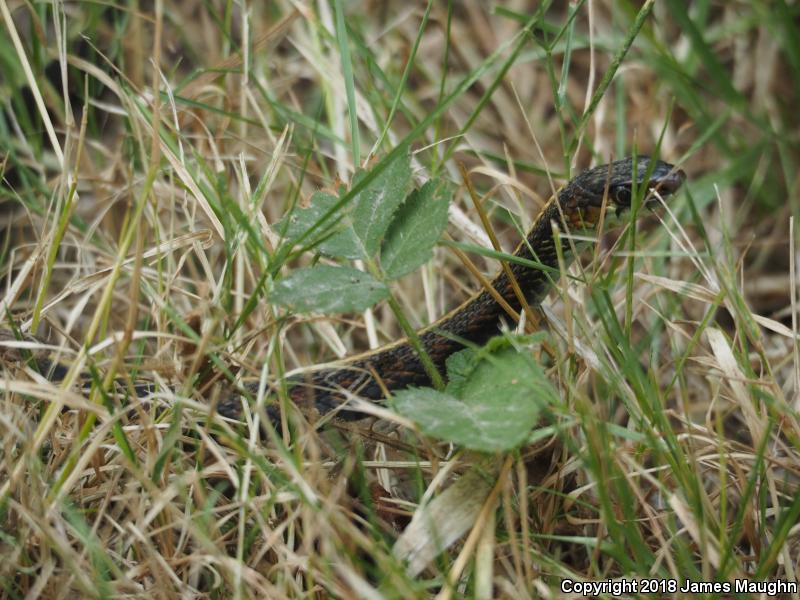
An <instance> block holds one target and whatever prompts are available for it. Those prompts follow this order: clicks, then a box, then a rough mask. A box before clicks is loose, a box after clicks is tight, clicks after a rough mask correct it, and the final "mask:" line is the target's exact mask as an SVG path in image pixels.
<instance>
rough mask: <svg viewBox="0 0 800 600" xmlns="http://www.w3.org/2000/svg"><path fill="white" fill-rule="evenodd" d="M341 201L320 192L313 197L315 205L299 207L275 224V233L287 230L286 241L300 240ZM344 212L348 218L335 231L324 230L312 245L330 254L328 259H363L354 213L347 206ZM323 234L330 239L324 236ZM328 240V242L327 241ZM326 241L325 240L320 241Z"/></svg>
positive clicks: (312, 241) (345, 217)
mask: <svg viewBox="0 0 800 600" xmlns="http://www.w3.org/2000/svg"><path fill="white" fill-rule="evenodd" d="M338 201H339V199H338V198H337V197H336V196H334V195H332V194H328V193H325V192H316V193H315V194H314V195H313V196H311V202H310V204H309V206H308V208H299V209H297V210H295V211H294V212H293V213H292V214H291V216H289V217H288V220H287V218H284V219H281V220H280V221H278V222H277V223H276V224H275V230H276V231H278V232H283V231H284V228H285V233H284V235H286V239H287V240H288V241H289V242H290V243H295V241H296V240H297V239H298V238H300V237H301V236H302V235H303V234H304V233H306V231H308V230H310V229H312V228H313V227H314V226H315V225H316V224H317V222H318V221H319V220H320V219H321V218H322V215H324V214H325V213H326V212H327V211H328V210H330V208H331V207H332V206H333V205H334V204H336V203H337V202H338ZM342 210H344V211H346V212H345V216H344V218H342V219H341V220H340V221H339V223H338V224H337V225H336V226H335V227H334V228H333V230H332V231H333V233H332V234H331V231H330V230H329V231H324V230H321V231H320V235H319V236H318V239H317V240H315V239H314V238H312V239H311V243H312V244H313V243H315V242H316V243H317V244H319V251H320V252H322V253H324V254H327V255H328V256H339V257H351V256H359V252H360V248H361V243H360V242H359V241H358V239H356V237H355V232H354V231H353V226H352V223H351V221H350V214H349V211H347V207H345V208H343V209H342ZM323 234H325V235H327V236H328V237H324V236H323ZM323 238H324V239H323ZM319 239H322V241H321V242H320V241H318V240H319Z"/></svg>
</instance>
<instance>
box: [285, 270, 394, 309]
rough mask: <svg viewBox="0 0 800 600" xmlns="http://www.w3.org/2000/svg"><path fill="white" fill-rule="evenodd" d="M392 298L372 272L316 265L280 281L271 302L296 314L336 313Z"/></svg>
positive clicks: (387, 289)
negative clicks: (388, 297)
mask: <svg viewBox="0 0 800 600" xmlns="http://www.w3.org/2000/svg"><path fill="white" fill-rule="evenodd" d="M388 295H389V288H387V287H386V285H384V284H383V283H381V282H380V281H378V280H377V279H375V278H374V277H372V275H370V274H369V273H365V272H364V271H359V270H358V269H353V268H350V267H335V266H331V265H316V266H314V267H307V268H304V269H298V270H297V271H295V272H294V273H292V274H291V275H290V276H289V277H286V278H284V279H281V280H280V281H278V282H277V283H276V284H275V289H274V290H273V292H272V296H271V297H270V300H271V302H272V303H273V304H278V305H280V306H285V307H286V308H288V309H290V310H292V311H294V312H301V313H309V312H316V313H326V314H332V313H353V312H361V311H363V310H366V309H368V308H369V307H371V306H373V305H374V304H376V303H377V302H378V301H380V300H383V299H384V298H386V297H387V296H388Z"/></svg>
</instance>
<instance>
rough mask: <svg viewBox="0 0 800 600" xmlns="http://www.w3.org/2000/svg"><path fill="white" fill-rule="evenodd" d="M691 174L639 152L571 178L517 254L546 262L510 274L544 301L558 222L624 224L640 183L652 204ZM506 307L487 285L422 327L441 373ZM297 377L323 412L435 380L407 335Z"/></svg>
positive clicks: (579, 227) (515, 302) (298, 395)
mask: <svg viewBox="0 0 800 600" xmlns="http://www.w3.org/2000/svg"><path fill="white" fill-rule="evenodd" d="M646 177H647V178H646ZM684 179H685V175H684V173H683V172H682V171H680V170H677V169H676V168H675V167H673V165H670V164H668V163H666V162H663V161H660V160H651V159H650V158H649V157H645V156H640V157H638V158H637V159H636V160H635V161H634V159H632V158H626V159H624V160H619V161H616V162H613V163H611V164H609V165H602V166H598V167H595V168H592V169H588V170H586V171H584V172H582V173H580V174H579V175H577V176H576V177H574V178H573V179H572V180H570V181H569V183H567V185H565V186H564V187H563V188H562V189H561V190H560V191H559V192H558V193H557V194H556V195H554V197H553V198H551V199H550V201H548V202H547V204H546V205H545V206H544V207H543V208H542V210H541V211H540V213H539V215H538V216H537V218H536V219H535V221H534V223H533V225H532V226H531V228H530V230H529V232H528V234H527V236H526V238H525V239H524V240H523V241H521V242H520V243H519V245H518V246H517V248H516V250H515V252H514V255H515V256H517V257H519V258H521V259H525V260H527V261H535V262H536V263H538V264H539V265H540V267H539V268H532V267H530V266H526V265H523V264H520V263H516V262H515V263H512V264H511V265H510V274H511V276H512V277H513V279H514V280H515V281H516V283H517V285H518V289H519V290H520V291H521V292H522V294H523V295H524V297H525V300H526V301H527V303H528V305H529V306H533V307H535V306H536V305H537V304H539V303H540V302H541V301H542V300H543V299H544V297H545V296H546V295H547V293H548V291H549V290H550V289H551V287H552V286H553V283H554V280H556V279H557V278H558V273H559V258H558V257H559V252H558V249H557V248H556V243H557V242H556V237H555V233H554V227H553V225H554V224H556V225H558V228H559V229H560V231H562V232H564V231H565V229H566V230H568V231H569V232H570V233H575V232H581V233H590V232H592V231H594V230H595V229H596V227H597V225H598V223H599V221H600V216H601V214H603V215H604V218H605V221H606V222H609V221H617V222H619V219H618V217H619V216H621V214H622V213H623V212H624V211H625V210H626V209H628V208H630V204H631V198H632V197H633V192H634V189H633V188H634V183H633V182H634V181H636V182H637V183H636V184H635V185H636V186H637V187H638V188H639V189H641V187H642V186H644V187H645V190H644V191H645V194H643V195H644V196H646V198H645V202H646V203H647V202H652V201H653V200H652V196H651V195H650V191H651V190H657V191H658V192H659V193H660V194H661V196H662V197H666V196H669V195H670V194H672V193H674V192H675V191H676V190H677V189H678V188H679V187H680V185H681V184H682V182H683V181H684ZM572 243H573V244H574V241H573V242H572ZM560 244H561V252H560V254H561V256H562V264H569V262H570V261H571V258H572V256H573V252H572V249H573V248H572V247H571V245H570V241H569V240H568V239H567V238H566V236H561V237H560ZM581 245H585V242H584V243H583V244H578V245H577V248H576V249H577V250H578V251H580V247H581ZM491 286H492V287H493V288H494V290H496V292H497V295H499V296H500V297H501V298H502V299H503V300H504V301H505V303H506V304H507V307H508V308H510V309H511V310H513V311H516V312H519V311H520V310H521V308H522V301H521V299H520V297H519V295H518V294H517V292H516V291H515V290H514V286H513V285H512V280H511V279H510V278H509V274H508V273H507V272H506V271H501V272H500V274H498V275H497V276H496V277H495V278H494V279H493V280H492V282H491ZM507 307H504V306H502V305H501V303H500V302H499V301H498V300H497V298H496V295H493V294H492V293H490V292H489V291H488V290H483V291H480V292H477V293H476V294H474V295H473V296H472V297H470V298H469V299H467V300H466V301H465V302H464V303H462V304H461V305H460V306H458V307H457V308H455V309H454V310H452V311H450V312H449V313H448V314H447V315H445V316H444V317H442V318H441V319H439V320H438V321H436V322H435V323H433V324H431V325H429V326H428V327H426V328H424V329H422V330H421V331H420V332H419V333H418V335H419V340H420V342H421V344H422V346H423V347H424V349H425V352H427V354H428V356H429V357H430V359H431V361H432V362H433V364H434V366H435V367H436V369H437V370H438V371H439V373H441V374H442V376H444V374H445V373H444V368H445V362H446V360H447V358H448V357H449V356H451V355H452V354H453V353H454V352H457V351H459V350H462V349H463V348H464V342H467V343H472V344H476V345H482V344H484V343H485V342H487V341H488V340H489V338H491V337H493V336H494V335H497V333H498V324H499V322H500V320H501V318H502V317H503V316H505V315H506V314H507V313H508V310H507ZM376 375H377V377H378V378H379V379H380V381H379V380H378V379H376ZM295 383H302V384H301V385H295V386H294V387H292V388H291V390H290V396H291V398H292V400H293V401H295V402H308V401H309V400H311V403H312V404H313V406H314V407H315V408H316V410H318V411H319V412H320V413H322V414H324V413H327V412H329V411H330V410H333V409H335V408H336V407H340V406H341V405H342V403H343V402H344V401H345V400H346V399H347V397H348V395H349V394H356V395H358V396H359V397H360V398H363V399H367V400H372V401H379V400H381V399H383V397H384V393H385V392H384V390H390V391H391V390H398V389H402V388H406V387H409V386H430V385H431V378H430V376H429V375H428V373H427V372H426V370H425V368H424V366H423V363H422V360H421V359H420V357H419V356H418V355H417V353H416V351H415V350H414V348H413V347H412V345H411V343H410V342H409V341H408V340H405V339H404V340H400V341H399V342H396V343H394V344H390V345H388V346H384V347H382V348H380V349H378V350H375V351H372V352H368V353H366V354H361V355H357V356H354V357H351V358H349V359H346V360H344V361H342V362H341V363H339V364H336V365H334V366H333V367H331V368H328V369H324V370H321V371H316V372H313V374H312V375H311V377H310V378H308V379H307V380H306V381H304V382H295ZM221 411H222V412H224V409H221ZM233 412H235V409H234V410H233ZM339 416H341V417H344V418H358V417H359V416H361V415H360V413H358V412H355V411H348V410H341V411H340V413H339Z"/></svg>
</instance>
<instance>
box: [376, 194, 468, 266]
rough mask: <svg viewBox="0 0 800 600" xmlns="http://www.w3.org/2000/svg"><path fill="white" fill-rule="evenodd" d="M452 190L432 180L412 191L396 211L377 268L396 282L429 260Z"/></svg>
mask: <svg viewBox="0 0 800 600" xmlns="http://www.w3.org/2000/svg"><path fill="white" fill-rule="evenodd" d="M452 197H453V186H452V185H451V184H450V183H448V182H446V181H442V180H439V179H432V180H430V181H428V182H427V183H425V185H423V186H422V187H421V188H420V189H419V190H415V191H414V192H412V194H411V195H410V196H409V197H408V199H407V200H406V201H405V203H404V204H403V206H402V207H401V208H400V210H398V211H397V214H396V215H395V217H394V219H392V223H391V225H390V226H389V230H388V231H387V232H386V239H385V241H384V243H383V248H382V249H381V266H382V267H383V270H384V272H385V273H386V275H387V276H388V277H389V278H391V279H397V278H399V277H402V276H403V275H406V274H408V273H411V272H412V271H414V270H415V269H417V268H418V267H420V266H421V265H423V264H425V263H426V262H427V261H428V260H430V258H431V255H432V253H433V246H434V245H435V244H436V242H437V241H439V238H440V237H441V236H442V232H443V231H444V228H445V227H447V209H448V207H449V205H450V200H451V199H452Z"/></svg>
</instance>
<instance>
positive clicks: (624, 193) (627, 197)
mask: <svg viewBox="0 0 800 600" xmlns="http://www.w3.org/2000/svg"><path fill="white" fill-rule="evenodd" d="M612 195H613V196H614V200H616V201H617V205H618V206H626V207H627V206H630V205H631V188H629V187H628V186H627V185H617V186H614V189H613V190H612Z"/></svg>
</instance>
